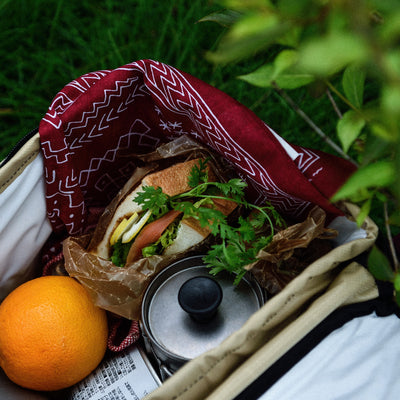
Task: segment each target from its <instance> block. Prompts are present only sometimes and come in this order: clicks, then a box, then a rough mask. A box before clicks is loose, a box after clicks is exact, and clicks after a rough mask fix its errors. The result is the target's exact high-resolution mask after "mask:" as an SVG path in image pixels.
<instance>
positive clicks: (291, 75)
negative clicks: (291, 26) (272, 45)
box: [239, 50, 314, 89]
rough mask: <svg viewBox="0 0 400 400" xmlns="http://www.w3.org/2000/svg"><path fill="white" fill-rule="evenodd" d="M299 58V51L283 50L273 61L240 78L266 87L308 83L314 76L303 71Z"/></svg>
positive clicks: (294, 86)
mask: <svg viewBox="0 0 400 400" xmlns="http://www.w3.org/2000/svg"><path fill="white" fill-rule="evenodd" d="M297 60H298V53H297V51H295V50H283V51H281V52H280V53H279V54H278V55H277V56H276V58H275V60H274V61H273V63H268V64H264V65H263V66H261V67H260V68H258V69H257V70H255V71H254V72H251V73H250V74H247V75H241V76H239V79H242V80H244V81H246V82H248V83H250V84H251V85H254V86H258V87H264V88H269V87H273V83H276V84H277V85H278V86H279V87H281V88H282V89H296V88H299V87H301V86H305V85H308V84H309V83H311V82H312V81H313V80H314V76H313V75H310V74H306V73H304V72H301V71H300V70H299V69H298V68H297V66H296V62H297Z"/></svg>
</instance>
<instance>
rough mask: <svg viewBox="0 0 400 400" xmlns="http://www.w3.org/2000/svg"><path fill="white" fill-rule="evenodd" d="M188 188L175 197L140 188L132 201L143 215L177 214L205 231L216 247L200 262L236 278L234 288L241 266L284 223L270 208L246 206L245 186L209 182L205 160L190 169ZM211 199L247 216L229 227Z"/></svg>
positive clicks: (238, 181) (252, 259) (252, 258)
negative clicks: (229, 204)
mask: <svg viewBox="0 0 400 400" xmlns="http://www.w3.org/2000/svg"><path fill="white" fill-rule="evenodd" d="M188 184H189V186H190V187H191V189H190V190H189V191H187V192H185V193H181V194H178V195H175V196H169V195H167V194H165V193H163V192H162V190H161V189H160V188H157V189H155V188H154V187H151V186H148V187H144V188H143V191H142V192H140V193H138V195H137V196H136V197H135V199H134V201H135V202H136V203H138V204H140V205H141V206H142V207H143V210H144V211H146V210H147V209H151V210H152V211H153V213H155V215H157V216H161V215H162V214H164V213H166V212H167V211H169V210H173V209H174V210H179V211H182V213H183V218H189V217H192V218H195V219H196V220H198V221H199V223H200V225H201V226H202V227H209V228H210V230H211V234H212V235H213V236H215V238H216V240H217V243H216V244H214V245H212V246H211V248H210V250H209V251H208V254H207V255H206V256H205V257H204V262H205V263H206V265H207V266H208V267H210V273H211V274H213V275H215V274H218V273H219V272H221V271H223V270H227V271H229V272H232V273H234V274H236V278H235V282H234V283H235V284H238V283H239V282H240V280H241V279H242V277H243V276H244V275H245V273H246V269H245V266H246V265H249V264H251V263H253V262H255V261H256V260H257V258H256V256H257V253H258V252H259V250H261V249H262V248H264V247H265V246H267V245H268V243H270V242H271V240H272V237H273V235H274V226H283V225H284V221H283V219H282V218H281V217H280V215H279V214H278V213H277V212H276V210H275V209H274V208H273V206H272V205H270V204H266V205H265V206H262V207H261V206H257V205H254V204H250V203H249V202H247V200H246V199H245V193H244V189H245V188H246V186H247V184H246V182H244V181H243V180H241V179H238V178H236V179H231V180H229V181H227V182H209V181H208V173H207V160H206V161H203V160H201V161H200V162H199V164H198V165H195V166H194V167H193V168H192V170H191V173H190V176H189V178H188ZM213 199H224V200H230V201H234V202H236V203H237V204H238V205H240V206H242V207H243V211H244V213H245V214H247V215H248V216H247V217H246V218H245V217H243V216H240V217H239V218H238V220H237V221H236V222H235V224H234V225H231V224H229V223H228V219H227V217H226V216H225V215H224V214H223V213H222V212H221V211H219V210H217V209H216V208H214V203H213V201H212V200H213ZM266 227H267V228H268V229H265V228H266ZM265 231H266V232H267V233H265V234H264V233H263V232H265ZM151 251H152V250H151V249H149V252H150V253H151Z"/></svg>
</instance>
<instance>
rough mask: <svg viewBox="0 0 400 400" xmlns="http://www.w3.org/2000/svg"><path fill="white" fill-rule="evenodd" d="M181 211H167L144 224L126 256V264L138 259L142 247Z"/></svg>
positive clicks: (160, 232)
mask: <svg viewBox="0 0 400 400" xmlns="http://www.w3.org/2000/svg"><path fill="white" fill-rule="evenodd" d="M181 213H182V212H181V211H177V210H172V211H169V212H167V213H166V214H165V215H163V216H162V217H161V218H159V219H156V220H155V221H153V222H150V223H149V224H148V225H146V226H145V227H144V228H143V229H142V230H141V231H140V232H139V234H138V235H137V236H136V239H135V240H134V241H133V243H132V245H131V248H130V249H129V253H128V257H127V258H126V264H129V263H132V262H135V261H137V260H139V259H140V258H141V257H142V249H143V248H144V247H146V246H148V245H149V244H151V243H154V242H156V241H157V240H158V239H159V238H160V237H161V235H162V234H163V232H164V231H165V230H166V229H167V228H168V226H169V225H170V224H172V222H174V221H175V219H176V218H177V217H178V216H179V215H180V214H181Z"/></svg>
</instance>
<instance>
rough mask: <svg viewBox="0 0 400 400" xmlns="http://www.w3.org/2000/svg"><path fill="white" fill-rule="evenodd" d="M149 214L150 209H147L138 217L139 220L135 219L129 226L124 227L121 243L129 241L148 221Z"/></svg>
mask: <svg viewBox="0 0 400 400" xmlns="http://www.w3.org/2000/svg"><path fill="white" fill-rule="evenodd" d="M150 215H151V210H147V211H146V213H145V214H144V215H143V216H142V217H141V218H140V219H139V221H137V222H136V221H135V222H134V223H133V224H131V225H130V226H129V227H127V228H126V229H124V232H123V234H122V243H128V242H130V241H131V240H132V239H133V238H134V237H135V236H136V235H137V234H138V233H139V231H140V230H141V229H142V228H143V226H144V224H145V223H146V222H147V221H148V219H149V218H150Z"/></svg>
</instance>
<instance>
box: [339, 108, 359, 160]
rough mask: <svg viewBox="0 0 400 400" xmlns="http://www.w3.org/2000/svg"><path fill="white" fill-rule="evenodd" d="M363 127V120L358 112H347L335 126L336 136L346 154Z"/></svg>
mask: <svg viewBox="0 0 400 400" xmlns="http://www.w3.org/2000/svg"><path fill="white" fill-rule="evenodd" d="M364 126H365V120H364V119H363V118H362V116H361V115H360V114H359V113H358V112H356V111H353V110H349V111H347V112H346V113H345V114H343V117H342V118H341V119H339V121H338V123H337V126H336V130H337V135H338V138H339V140H340V142H341V144H342V147H343V150H344V151H345V152H346V153H347V151H348V150H349V148H350V146H351V144H352V143H353V142H354V140H356V139H357V138H358V136H359V135H360V133H361V131H362V129H363V128H364Z"/></svg>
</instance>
